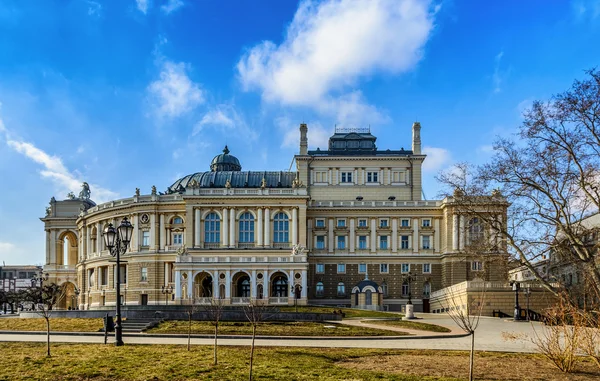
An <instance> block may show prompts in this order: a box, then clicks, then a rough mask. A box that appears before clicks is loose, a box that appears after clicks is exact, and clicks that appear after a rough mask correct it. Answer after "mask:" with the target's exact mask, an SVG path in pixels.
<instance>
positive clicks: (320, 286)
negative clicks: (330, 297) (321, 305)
mask: <svg viewBox="0 0 600 381" xmlns="http://www.w3.org/2000/svg"><path fill="white" fill-rule="evenodd" d="M315 293H316V296H317V297H321V296H323V294H325V286H324V285H323V282H318V283H317V287H316V289H315Z"/></svg>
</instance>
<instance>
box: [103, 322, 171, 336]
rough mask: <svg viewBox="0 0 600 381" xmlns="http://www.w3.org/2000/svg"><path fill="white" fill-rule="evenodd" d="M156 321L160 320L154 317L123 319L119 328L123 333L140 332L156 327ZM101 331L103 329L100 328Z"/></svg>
mask: <svg viewBox="0 0 600 381" xmlns="http://www.w3.org/2000/svg"><path fill="white" fill-rule="evenodd" d="M158 323H160V320H156V319H123V320H122V321H121V330H122V331H123V333H140V332H144V331H145V330H147V329H150V328H153V327H156V326H157V325H158ZM101 332H104V329H101Z"/></svg>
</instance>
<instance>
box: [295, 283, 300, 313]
mask: <svg viewBox="0 0 600 381" xmlns="http://www.w3.org/2000/svg"><path fill="white" fill-rule="evenodd" d="M301 296H302V286H300V285H296V287H295V288H294V308H295V309H296V313H298V299H300V297H301Z"/></svg>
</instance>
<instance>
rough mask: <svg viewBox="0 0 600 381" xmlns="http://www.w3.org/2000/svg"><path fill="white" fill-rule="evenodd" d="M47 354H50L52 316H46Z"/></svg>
mask: <svg viewBox="0 0 600 381" xmlns="http://www.w3.org/2000/svg"><path fill="white" fill-rule="evenodd" d="M46 350H47V354H46V356H48V357H51V356H50V318H46Z"/></svg>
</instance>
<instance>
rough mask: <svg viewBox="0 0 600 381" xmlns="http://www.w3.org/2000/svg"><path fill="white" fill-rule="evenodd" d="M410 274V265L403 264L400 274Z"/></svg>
mask: <svg viewBox="0 0 600 381" xmlns="http://www.w3.org/2000/svg"><path fill="white" fill-rule="evenodd" d="M408 272H410V263H403V264H402V273H403V274H406V273H408Z"/></svg>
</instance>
